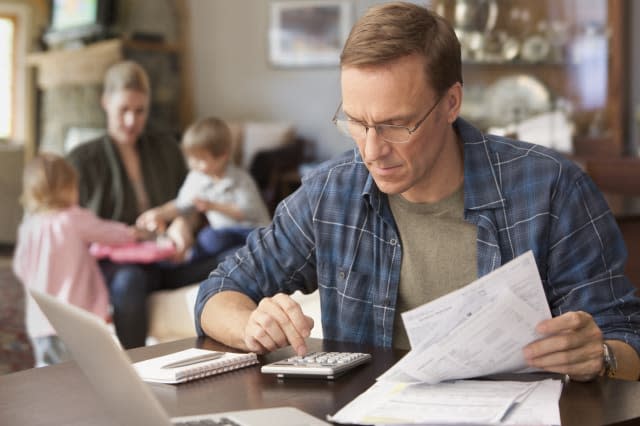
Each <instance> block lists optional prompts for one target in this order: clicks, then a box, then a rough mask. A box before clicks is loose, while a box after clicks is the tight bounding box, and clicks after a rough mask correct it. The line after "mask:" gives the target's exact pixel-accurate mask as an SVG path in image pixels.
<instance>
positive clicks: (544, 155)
mask: <svg viewBox="0 0 640 426" xmlns="http://www.w3.org/2000/svg"><path fill="white" fill-rule="evenodd" d="M454 126H455V129H456V131H457V132H458V134H459V135H460V138H461V140H462V141H463V144H464V205H465V207H464V218H465V220H466V221H467V222H469V223H472V224H474V225H476V226H477V229H478V236H477V263H478V276H479V277H480V276H483V275H485V274H487V273H489V272H491V271H492V270H494V269H496V268H497V267H499V266H500V265H502V264H504V263H506V262H508V261H510V260H512V259H514V258H515V257H517V256H518V255H520V254H522V253H525V252H526V251H528V250H533V253H534V256H535V259H536V263H537V266H538V270H539V272H540V277H541V279H542V283H543V285H544V290H545V293H546V295H547V299H548V301H549V306H550V308H551V312H552V314H553V315H554V316H557V315H560V314H562V313H565V312H569V311H580V310H582V311H586V312H589V313H591V314H592V315H593V317H594V319H595V321H596V323H597V324H598V326H599V327H600V328H601V329H602V331H603V333H604V336H605V338H607V339H618V340H622V341H624V342H626V343H628V344H630V345H631V346H633V347H634V348H635V349H636V351H639V352H640V334H639V333H640V332H639V330H640V300H639V299H638V298H637V297H636V296H634V292H635V288H634V286H633V285H632V284H631V283H630V282H629V281H628V279H627V278H626V277H625V276H624V274H623V269H624V264H625V260H626V256H627V253H626V249H625V245H624V242H623V240H622V236H621V234H620V231H619V229H618V226H617V224H616V222H615V219H614V217H613V215H612V213H611V211H610V209H609V207H608V205H607V203H606V201H605V200H604V198H603V197H602V195H601V194H600V192H599V191H598V189H597V188H596V186H595V185H594V183H593V182H592V180H591V179H590V178H589V177H588V176H587V175H586V174H585V173H584V172H583V171H582V170H581V169H580V168H579V167H577V166H576V165H575V164H574V163H573V162H571V161H569V160H567V159H565V158H564V157H562V156H561V155H559V154H558V153H556V152H554V151H551V150H549V149H546V148H544V147H541V146H538V145H533V144H528V143H524V142H519V141H514V140H510V139H506V138H502V137H497V136H492V135H483V134H482V133H481V132H480V131H478V130H477V129H476V128H474V127H473V126H471V125H470V124H469V123H467V122H465V121H464V120H462V119H458V120H457V121H456V122H455V123H454ZM401 260H402V245H401V243H400V239H399V236H398V231H397V228H396V225H395V222H394V219H393V215H392V213H391V209H390V207H389V202H388V199H387V196H386V194H384V193H382V192H380V190H379V189H378V188H377V187H376V184H375V182H374V181H373V179H372V177H371V176H370V175H369V172H368V170H367V168H366V167H365V165H364V163H363V161H362V159H361V157H360V155H359V153H358V151H357V149H354V150H351V151H349V152H346V153H344V154H343V155H342V156H340V157H338V158H336V159H335V160H332V161H329V162H327V163H324V164H323V165H321V166H319V167H318V168H316V169H314V170H313V171H312V172H310V173H309V174H307V175H306V176H305V177H304V178H303V179H302V185H301V187H300V188H299V189H298V190H297V191H296V192H295V193H293V194H292V195H290V196H289V197H288V198H286V199H285V200H283V201H282V202H281V203H280V205H279V206H278V208H277V209H276V212H275V214H274V219H273V222H272V224H271V225H270V226H268V227H266V228H261V229H258V230H256V231H254V232H253V233H252V234H251V235H250V236H249V238H248V240H247V244H246V246H245V247H244V248H242V249H240V250H239V251H238V252H237V253H236V254H235V256H232V257H229V258H228V259H227V260H226V261H225V262H223V263H222V264H220V265H219V266H218V268H217V269H216V270H215V271H213V272H212V273H211V275H210V277H209V278H208V279H207V280H206V281H204V282H203V283H202V284H201V286H200V291H199V293H198V299H197V301H196V307H195V314H196V328H197V331H198V333H199V334H200V335H203V334H204V333H203V330H202V328H201V326H200V320H199V318H200V314H201V313H202V309H203V307H204V304H205V303H206V301H207V299H208V298H209V297H211V296H212V295H213V294H215V293H217V292H220V291H224V290H235V291H239V292H242V293H244V294H246V295H247V296H249V297H250V298H251V299H253V300H254V301H255V302H256V303H257V302H258V301H259V300H260V299H261V298H262V297H265V296H273V295H274V294H276V293H278V292H285V293H293V292H294V291H295V290H302V291H303V292H305V293H308V292H311V291H313V290H315V289H316V288H318V289H319V293H320V303H321V310H322V330H323V335H324V337H325V338H327V339H333V340H342V341H351V342H357V343H364V344H373V345H376V346H382V347H390V346H392V336H393V321H394V311H395V305H396V295H397V292H398V283H399V282H400V265H401Z"/></svg>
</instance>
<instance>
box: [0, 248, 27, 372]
mask: <svg viewBox="0 0 640 426" xmlns="http://www.w3.org/2000/svg"><path fill="white" fill-rule="evenodd" d="M3 251H5V250H0V254H1V255H2V259H0V374H7V373H12V372H15V371H20V370H24V369H27V368H32V367H33V364H34V361H33V354H32V352H31V344H30V343H29V339H28V337H27V333H26V330H25V325H24V291H23V289H22V285H21V284H20V282H19V281H18V279H17V278H16V277H15V275H14V274H13V271H12V270H11V257H10V253H9V254H7V253H6V252H5V253H2V252H3Z"/></svg>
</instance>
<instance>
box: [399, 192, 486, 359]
mask: <svg viewBox="0 0 640 426" xmlns="http://www.w3.org/2000/svg"><path fill="white" fill-rule="evenodd" d="M389 203H390V205H391V211H392V212H393V217H394V218H395V221H396V224H397V226H398V231H399V233H400V239H401V241H402V266H401V270H400V285H399V287H398V301H397V303H396V312H395V320H394V327H393V328H394V330H393V346H394V347H396V348H400V349H410V345H409V339H408V337H407V333H406V331H405V329H404V324H403V323H402V318H401V316H400V314H401V313H402V312H405V311H407V310H409V309H413V308H415V307H418V306H420V305H423V304H425V303H427V302H430V301H432V300H434V299H436V298H438V297H440V296H443V295H445V294H447V293H449V292H451V291H453V290H456V289H458V288H461V287H463V286H465V285H467V284H469V283H471V282H473V281H474V280H475V279H476V278H477V266H476V264H477V259H476V234H477V227H476V226H475V225H472V224H470V223H467V222H465V221H464V219H463V211H464V190H463V186H460V188H459V189H458V190H457V191H456V192H454V193H453V194H452V195H450V196H448V197H446V198H444V199H442V200H440V201H438V202H436V203H411V202H409V201H407V200H405V199H404V198H403V197H402V196H401V195H390V196H389Z"/></svg>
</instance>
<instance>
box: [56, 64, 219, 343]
mask: <svg viewBox="0 0 640 426" xmlns="http://www.w3.org/2000/svg"><path fill="white" fill-rule="evenodd" d="M150 95H151V91H150V85H149V78H148V76H147V73H146V72H145V70H144V69H143V68H142V67H141V66H140V65H138V64H137V63H135V62H132V61H124V62H120V63H117V64H115V65H113V66H112V67H110V68H109V70H108V71H107V73H106V75H105V81H104V89H103V94H102V107H103V109H104V111H105V113H106V118H107V135H105V136H104V137H101V138H99V139H96V140H93V141H91V142H88V143H86V144H83V145H80V146H79V147H77V148H75V149H74V150H73V151H72V152H71V153H69V155H68V159H69V161H70V162H71V163H72V164H73V165H74V166H75V168H76V169H77V171H78V175H79V179H78V180H79V190H80V204H81V205H82V206H84V207H87V208H89V209H91V210H93V211H94V212H95V213H96V214H97V215H98V216H100V217H102V218H105V219H111V220H117V221H120V222H124V223H127V224H134V223H135V221H136V218H137V217H138V216H139V215H140V214H142V213H143V212H144V211H146V210H147V209H149V208H152V207H155V206H158V205H161V204H164V203H166V202H167V201H169V200H171V199H173V198H175V196H176V194H177V193H178V189H179V188H180V185H181V184H182V182H183V180H184V178H185V176H186V174H187V168H186V165H185V163H184V160H183V157H182V154H181V152H180V149H179V147H178V143H177V141H176V140H174V139H173V138H170V137H168V136H166V135H156V134H153V135H152V134H150V133H147V132H145V125H146V122H147V117H148V113H149V100H150ZM198 219H199V218H197V217H189V218H187V217H184V216H182V217H178V218H176V219H175V220H174V221H173V222H172V223H171V224H170V226H169V227H168V229H167V235H168V236H169V237H170V238H171V239H172V240H173V242H174V243H175V246H176V249H177V255H176V258H175V259H174V262H175V263H172V264H170V265H167V264H166V263H164V264H148V265H138V264H114V263H111V262H109V261H102V262H101V263H100V267H101V269H102V272H103V274H104V275H105V278H106V281H107V284H108V286H109V293H110V298H111V304H112V305H113V320H114V324H115V327H116V333H117V335H118V338H119V339H120V342H121V343H122V345H123V346H124V347H125V348H132V347H137V346H143V345H144V344H145V340H146V335H147V327H148V325H147V303H146V299H147V295H148V294H149V293H150V292H152V291H155V290H160V289H168V288H177V287H181V286H184V285H187V284H191V283H194V282H197V281H199V280H202V279H204V278H205V277H206V276H207V274H208V273H209V272H210V271H211V270H212V269H213V267H214V266H215V265H216V261H215V259H209V258H207V259H201V260H199V261H195V262H191V263H189V262H186V263H185V262H182V260H183V259H184V257H185V253H187V251H188V250H189V248H190V247H191V245H192V243H193V235H194V231H195V228H196V224H197V223H198Z"/></svg>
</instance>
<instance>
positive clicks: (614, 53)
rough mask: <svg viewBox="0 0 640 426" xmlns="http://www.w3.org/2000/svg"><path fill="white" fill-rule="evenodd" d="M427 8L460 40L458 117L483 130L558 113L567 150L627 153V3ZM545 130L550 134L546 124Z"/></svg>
mask: <svg viewBox="0 0 640 426" xmlns="http://www.w3.org/2000/svg"><path fill="white" fill-rule="evenodd" d="M432 5H433V6H434V7H435V8H436V10H437V11H439V12H440V13H441V14H443V15H444V16H445V17H446V18H447V19H448V20H449V21H450V22H452V24H453V26H454V28H455V29H456V32H457V33H458V35H459V38H460V41H461V45H462V53H463V76H464V85H465V100H464V102H463V116H465V117H468V118H469V119H470V120H471V121H472V122H474V123H475V124H476V125H478V126H479V127H481V128H483V129H485V130H486V129H488V128H495V127H499V128H505V127H509V126H510V125H513V124H518V123H521V122H523V121H525V120H528V119H530V118H531V117H533V116H538V115H540V114H549V116H554V114H553V113H554V112H556V113H562V116H563V117H566V119H567V122H568V123H569V124H570V125H571V126H572V127H573V132H572V134H573V137H572V141H570V144H571V146H570V149H569V150H568V151H570V152H573V153H575V154H578V155H611V156H619V155H623V154H624V153H625V152H626V150H627V147H626V146H625V140H626V134H625V133H626V131H625V129H626V123H627V122H628V120H629V118H630V117H629V111H628V107H627V105H628V102H627V101H628V98H627V96H628V87H627V82H628V71H627V70H628V66H629V64H628V63H627V60H628V59H627V58H628V57H629V54H628V52H627V50H628V46H627V40H626V39H625V34H626V33H627V24H626V19H625V15H626V14H627V13H628V9H629V5H628V2H627V1H626V0H579V1H578V0H539V1H535V2H533V1H528V0H435V1H433V2H432ZM546 127H547V128H548V130H549V132H550V136H549V137H551V138H552V137H553V135H551V132H553V128H552V127H553V125H551V126H546ZM531 142H538V141H535V140H531ZM542 142H543V144H544V141H542ZM565 151H567V150H566V149H565Z"/></svg>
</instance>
